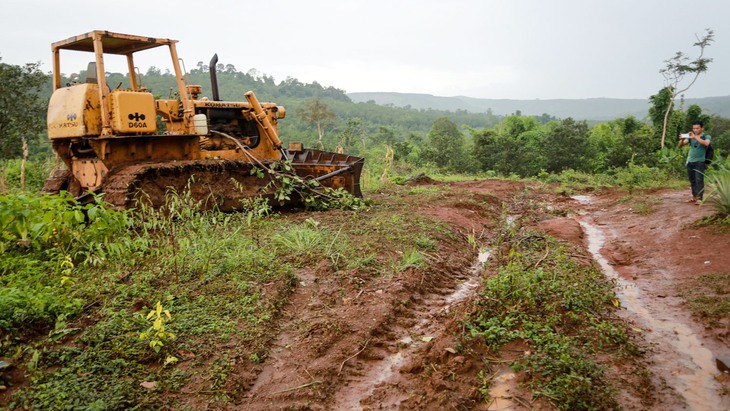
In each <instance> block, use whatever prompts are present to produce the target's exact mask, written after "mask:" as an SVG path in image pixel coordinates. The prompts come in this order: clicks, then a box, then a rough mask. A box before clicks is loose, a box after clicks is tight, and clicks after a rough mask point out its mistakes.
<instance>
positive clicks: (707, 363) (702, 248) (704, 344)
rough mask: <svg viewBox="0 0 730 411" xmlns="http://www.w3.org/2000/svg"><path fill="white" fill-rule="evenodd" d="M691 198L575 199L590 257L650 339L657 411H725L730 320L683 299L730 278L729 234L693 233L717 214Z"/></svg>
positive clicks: (678, 194)
mask: <svg viewBox="0 0 730 411" xmlns="http://www.w3.org/2000/svg"><path fill="white" fill-rule="evenodd" d="M686 197H687V193H686V192H685V191H658V192H654V193H650V194H646V195H642V196H640V197H636V196H634V197H633V198H630V197H627V196H626V195H625V194H623V195H622V196H619V195H604V196H576V197H575V199H576V200H577V201H578V202H579V203H580V206H579V207H577V209H578V213H579V215H578V216H576V218H577V219H578V220H579V221H580V223H581V225H582V227H583V231H584V232H585V234H586V240H587V245H588V247H589V249H590V251H591V252H592V253H593V255H594V256H595V257H596V260H597V261H598V262H599V263H600V265H601V267H602V268H603V270H604V271H605V272H606V273H607V275H608V276H609V277H613V278H615V279H616V281H617V294H618V296H619V298H620V301H621V305H622V307H623V308H625V310H624V311H623V317H624V318H625V319H626V320H628V321H630V322H631V323H632V324H634V330H635V331H637V332H638V333H639V334H640V335H641V336H642V338H643V339H644V340H645V343H646V349H647V353H646V358H647V360H648V362H649V363H648V368H649V369H650V370H651V371H652V372H653V374H654V383H655V386H656V388H657V390H658V391H657V392H656V398H657V404H656V405H655V409H691V410H725V409H730V401H729V398H728V396H727V395H725V396H722V395H721V392H722V391H723V387H725V388H724V390H725V394H727V388H726V387H727V375H726V374H725V375H722V374H720V370H721V369H723V368H725V366H724V365H723V364H727V362H728V359H730V328H729V326H730V318H724V319H721V320H720V321H719V322H717V323H708V322H707V321H702V319H700V318H696V317H693V316H692V315H691V314H690V311H689V310H688V305H687V301H686V299H685V297H686V295H683V292H684V291H685V289H686V288H688V287H696V285H697V283H696V282H697V281H698V279H699V278H701V277H702V276H706V275H712V274H716V273H724V274H726V275H727V272H728V270H730V235H728V233H727V232H725V233H718V232H713V230H711V229H708V228H698V227H693V226H692V225H693V223H695V222H697V221H698V220H700V219H701V218H702V217H707V216H710V215H712V213H713V210H712V208H711V207H710V206H703V207H697V206H696V205H694V204H692V203H689V202H687V201H686ZM637 206H638V207H637ZM728 291H730V290H724V292H725V293H727V292H728Z"/></svg>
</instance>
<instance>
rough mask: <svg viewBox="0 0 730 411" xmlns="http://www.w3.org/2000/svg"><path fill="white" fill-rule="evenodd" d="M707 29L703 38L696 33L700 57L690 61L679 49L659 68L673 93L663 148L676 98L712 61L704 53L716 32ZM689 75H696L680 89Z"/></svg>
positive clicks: (664, 128)
mask: <svg viewBox="0 0 730 411" xmlns="http://www.w3.org/2000/svg"><path fill="white" fill-rule="evenodd" d="M705 31H706V32H707V33H706V34H705V36H704V37H702V38H699V37H698V36H696V35H695V37H696V38H697V42H696V43H695V44H694V45H693V46H695V47H699V48H700V55H699V57H697V59H695V60H692V61H690V60H689V57H687V56H685V55H684V53H682V52H681V51H678V52H677V54H675V55H674V57H672V58H670V59H668V60H664V63H665V64H666V66H665V67H664V68H663V69H661V70H659V72H660V73H662V75H663V76H664V81H665V84H666V87H665V89H666V90H667V91H668V92H669V94H670V95H671V98H670V100H669V105H668V106H667V109H666V111H665V112H664V124H663V127H662V145H661V147H662V148H664V141H665V139H666V136H667V121H668V120H669V113H670V112H671V111H672V107H673V105H674V100H675V99H676V98H677V96H678V95H680V94H682V93H684V92H685V91H687V90H689V88H690V87H692V85H693V84H694V83H695V81H697V78H698V77H699V76H700V74H702V73H704V72H705V71H707V66H708V65H709V64H710V62H712V59H708V58H705V57H704V54H705V48H706V47H708V46H709V45H710V43H712V42H713V41H714V37H715V33H714V32H713V31H712V30H710V29H705ZM687 75H694V77H692V81H690V82H689V84H688V85H687V86H686V87H684V88H682V89H680V83H681V82H682V80H684V78H685V76H687Z"/></svg>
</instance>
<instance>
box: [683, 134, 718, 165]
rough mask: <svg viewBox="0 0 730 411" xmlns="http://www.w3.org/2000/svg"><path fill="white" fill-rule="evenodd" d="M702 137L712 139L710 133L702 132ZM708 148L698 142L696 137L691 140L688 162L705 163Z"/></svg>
mask: <svg viewBox="0 0 730 411" xmlns="http://www.w3.org/2000/svg"><path fill="white" fill-rule="evenodd" d="M702 138H703V139H705V140H712V136H711V135H709V134H702ZM706 150H707V149H706V148H705V146H703V145H702V144H700V143H698V142H697V141H695V140H694V139H692V140H690V141H689V154H687V163H704V162H705V151H706Z"/></svg>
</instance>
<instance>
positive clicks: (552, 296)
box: [466, 230, 635, 410]
mask: <svg viewBox="0 0 730 411" xmlns="http://www.w3.org/2000/svg"><path fill="white" fill-rule="evenodd" d="M495 247H496V249H498V250H499V251H498V252H497V253H495V256H494V258H493V259H492V260H491V261H492V262H491V266H490V270H493V271H494V275H492V276H491V277H489V278H488V279H487V280H486V281H485V282H484V286H483V288H482V289H481V291H480V292H479V293H478V297H477V299H476V302H475V306H474V309H473V311H472V312H471V314H470V315H469V317H468V319H467V323H466V330H467V331H466V332H467V336H468V337H469V338H472V339H478V340H481V341H483V342H484V343H486V344H487V346H489V347H490V348H491V349H492V350H495V351H499V349H500V348H501V347H502V346H503V345H505V344H507V343H509V342H512V341H523V342H526V343H527V344H528V345H529V346H530V351H531V353H530V354H529V355H526V356H523V357H522V358H520V359H518V360H516V361H515V362H514V363H512V365H511V366H512V368H513V369H514V370H515V371H521V372H524V373H525V375H526V376H527V382H526V384H527V385H528V386H529V387H530V388H531V389H532V390H533V391H534V392H535V393H536V394H537V395H538V396H543V397H546V398H547V399H549V400H550V402H552V403H553V404H554V405H555V406H557V407H558V408H559V409H566V410H567V409H570V410H589V409H612V408H616V407H617V402H616V400H615V398H614V394H615V393H616V388H614V386H613V384H612V383H611V381H610V380H609V378H608V377H607V372H606V368H605V367H604V365H602V364H605V361H610V359H609V360H605V359H604V360H601V361H599V360H597V357H598V356H599V355H600V356H602V357H604V358H605V357H609V358H611V359H613V360H616V359H617V357H621V356H622V355H629V354H631V353H634V351H635V348H634V346H633V345H632V344H631V343H630V342H629V337H628V331H627V329H626V326H625V325H623V323H621V322H619V321H618V320H617V319H616V318H615V317H614V315H613V311H614V310H615V309H616V306H617V305H618V301H617V300H616V297H615V295H614V293H613V290H612V288H613V283H612V282H610V281H608V280H607V279H606V278H605V277H604V276H603V274H602V273H601V272H600V271H598V270H596V269H595V268H594V267H592V266H587V265H581V264H579V263H577V262H576V261H574V260H573V259H572V258H571V257H570V256H569V255H568V250H567V249H566V246H565V245H563V244H561V243H558V242H557V241H556V240H554V239H553V238H551V237H548V236H544V235H542V234H535V233H525V232H523V231H514V230H505V231H503V232H502V233H501V234H500V238H498V239H497V240H496V241H495ZM482 392H488V390H482Z"/></svg>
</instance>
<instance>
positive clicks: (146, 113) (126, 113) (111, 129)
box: [48, 30, 193, 140]
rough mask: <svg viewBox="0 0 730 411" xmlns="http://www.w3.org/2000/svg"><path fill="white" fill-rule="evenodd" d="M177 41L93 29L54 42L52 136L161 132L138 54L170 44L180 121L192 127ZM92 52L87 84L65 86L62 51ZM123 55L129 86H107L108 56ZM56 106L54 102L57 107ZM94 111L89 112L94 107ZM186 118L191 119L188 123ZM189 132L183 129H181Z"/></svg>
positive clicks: (152, 133)
mask: <svg viewBox="0 0 730 411" xmlns="http://www.w3.org/2000/svg"><path fill="white" fill-rule="evenodd" d="M175 43H176V41H175V40H169V39H158V38H151V37H143V36H133V35H128V34H120V33H112V32H108V31H98V30H97V31H92V32H90V33H86V34H83V35H80V36H75V37H71V38H69V39H66V40H63V41H59V42H56V43H53V44H52V46H51V49H52V52H53V90H54V92H55V91H57V90H59V89H65V90H64V91H65V92H63V93H54V96H53V97H52V100H53V99H54V97H57V98H56V101H55V102H54V101H52V102H51V104H50V107H51V109H52V110H53V109H55V110H56V111H57V114H58V116H57V117H54V116H53V113H51V112H49V118H48V126H49V137H50V138H51V139H52V140H53V139H54V138H67V137H69V136H72V135H73V136H101V137H109V136H124V135H154V134H156V133H157V131H158V130H157V121H156V119H157V114H156V104H155V99H154V96H153V95H152V93H150V92H149V91H148V90H146V89H143V88H140V87H139V82H138V76H137V73H136V71H135V63H134V55H135V53H137V52H140V51H144V50H148V49H152V48H156V47H164V46H167V47H168V48H169V51H170V56H171V59H172V67H173V70H174V74H175V78H176V81H177V86H178V87H177V88H178V95H179V96H180V100H179V101H180V105H181V110H179V111H181V112H182V114H183V115H182V116H181V117H182V118H181V120H183V121H184V122H185V123H189V122H190V121H191V120H190V117H192V112H193V103H192V101H191V98H190V95H189V93H188V89H187V87H186V86H185V84H184V82H183V73H182V70H181V68H180V63H179V61H178V58H177V51H176V49H175ZM62 50H64V51H65V50H72V51H81V52H88V53H91V54H92V55H93V56H94V60H93V61H92V62H90V63H89V64H88V66H87V70H86V81H85V82H83V83H78V84H68V85H65V86H64V85H62V84H61V68H60V62H61V51H62ZM108 55H119V56H123V57H124V58H126V62H127V68H128V70H127V79H128V80H129V84H128V87H126V88H120V86H121V84H120V85H113V84H112V85H110V84H107V78H106V75H105V73H106V71H105V57H106V56H108ZM54 103H56V104H54ZM90 108H91V109H90ZM185 120H187V121H185ZM181 131H183V132H185V131H187V130H185V129H183V130H181Z"/></svg>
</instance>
